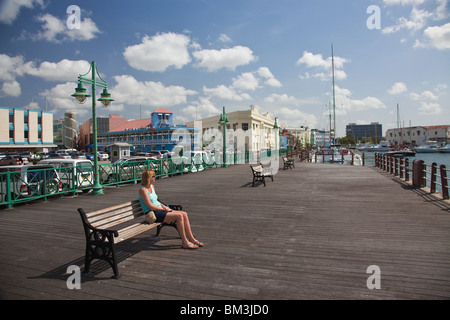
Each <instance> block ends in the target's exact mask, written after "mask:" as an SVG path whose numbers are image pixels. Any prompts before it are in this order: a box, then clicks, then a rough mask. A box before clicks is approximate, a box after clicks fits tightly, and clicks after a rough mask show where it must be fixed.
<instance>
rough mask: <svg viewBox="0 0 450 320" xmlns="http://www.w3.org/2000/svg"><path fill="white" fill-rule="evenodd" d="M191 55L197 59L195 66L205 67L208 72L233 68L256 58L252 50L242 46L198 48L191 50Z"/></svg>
mask: <svg viewBox="0 0 450 320" xmlns="http://www.w3.org/2000/svg"><path fill="white" fill-rule="evenodd" d="M193 56H194V57H195V58H196V59H197V60H198V62H197V64H196V66H197V67H200V68H206V69H207V70H208V71H210V72H212V71H217V70H219V69H222V68H226V69H230V70H235V69H236V67H239V66H243V65H247V64H249V63H251V62H253V61H256V59H257V58H256V57H255V56H254V55H253V51H252V50H250V49H249V48H248V47H243V46H235V47H233V48H229V49H221V50H200V51H195V52H193Z"/></svg>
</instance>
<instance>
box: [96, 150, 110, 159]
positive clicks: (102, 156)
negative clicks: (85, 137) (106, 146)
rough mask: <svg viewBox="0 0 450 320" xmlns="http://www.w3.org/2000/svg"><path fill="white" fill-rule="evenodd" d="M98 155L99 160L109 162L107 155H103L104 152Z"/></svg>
mask: <svg viewBox="0 0 450 320" xmlns="http://www.w3.org/2000/svg"><path fill="white" fill-rule="evenodd" d="M98 154H99V159H100V160H103V161H108V160H109V154H107V153H105V152H98Z"/></svg>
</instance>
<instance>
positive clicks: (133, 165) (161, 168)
mask: <svg viewBox="0 0 450 320" xmlns="http://www.w3.org/2000/svg"><path fill="white" fill-rule="evenodd" d="M281 152H282V150H280V153H281ZM270 156H271V155H269V154H263V153H261V155H260V157H259V161H261V160H267V159H268V157H270ZM222 159H223V157H222V155H221V154H218V155H211V156H206V157H202V158H200V157H193V158H187V157H182V158H173V159H170V158H169V159H159V160H147V161H133V162H125V163H106V164H100V165H99V181H100V184H101V185H102V186H114V185H115V186H118V185H120V184H123V183H136V182H138V181H140V180H141V176H142V172H143V171H144V170H147V169H152V170H154V171H155V173H156V177H157V178H161V177H170V176H174V175H180V174H187V173H193V172H200V171H203V170H206V169H214V168H218V167H221V166H222V161H223V160H222ZM226 160H227V165H234V164H244V163H257V160H258V157H257V154H256V153H254V152H239V153H229V154H227V159H226ZM93 174H94V172H93V166H92V165H88V166H80V165H78V166H74V167H55V168H47V169H35V168H33V167H28V170H25V171H7V172H0V197H1V198H0V208H3V207H8V208H11V207H12V206H13V205H14V204H16V203H22V202H28V201H33V200H37V199H44V200H47V199H48V198H49V197H53V196H58V195H62V194H71V195H75V194H76V193H77V192H78V191H80V190H81V191H83V192H89V191H90V190H91V189H92V186H93V180H94V179H93Z"/></svg>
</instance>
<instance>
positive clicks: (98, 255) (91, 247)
mask: <svg viewBox="0 0 450 320" xmlns="http://www.w3.org/2000/svg"><path fill="white" fill-rule="evenodd" d="M94 238H96V239H95V240H88V241H87V243H86V255H85V259H84V272H86V273H87V272H89V269H90V266H91V262H92V260H94V259H99V260H104V261H106V262H107V263H108V264H109V265H110V266H111V268H112V269H113V272H114V276H113V277H112V278H114V279H118V278H120V274H119V269H118V268H117V259H116V254H115V250H114V236H113V235H110V236H108V237H107V241H106V239H104V238H98V237H95V236H94Z"/></svg>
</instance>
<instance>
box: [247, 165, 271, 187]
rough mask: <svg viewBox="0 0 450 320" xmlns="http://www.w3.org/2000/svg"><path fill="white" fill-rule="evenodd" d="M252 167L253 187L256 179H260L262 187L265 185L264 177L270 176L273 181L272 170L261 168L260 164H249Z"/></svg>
mask: <svg viewBox="0 0 450 320" xmlns="http://www.w3.org/2000/svg"><path fill="white" fill-rule="evenodd" d="M250 168H252V173H253V187H254V186H255V182H256V181H262V183H264V187H265V186H266V179H265V178H266V177H268V178H271V179H272V181H273V172H272V170H271V169H269V168H263V166H262V165H261V164H260V165H259V166H254V167H253V166H250Z"/></svg>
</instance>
